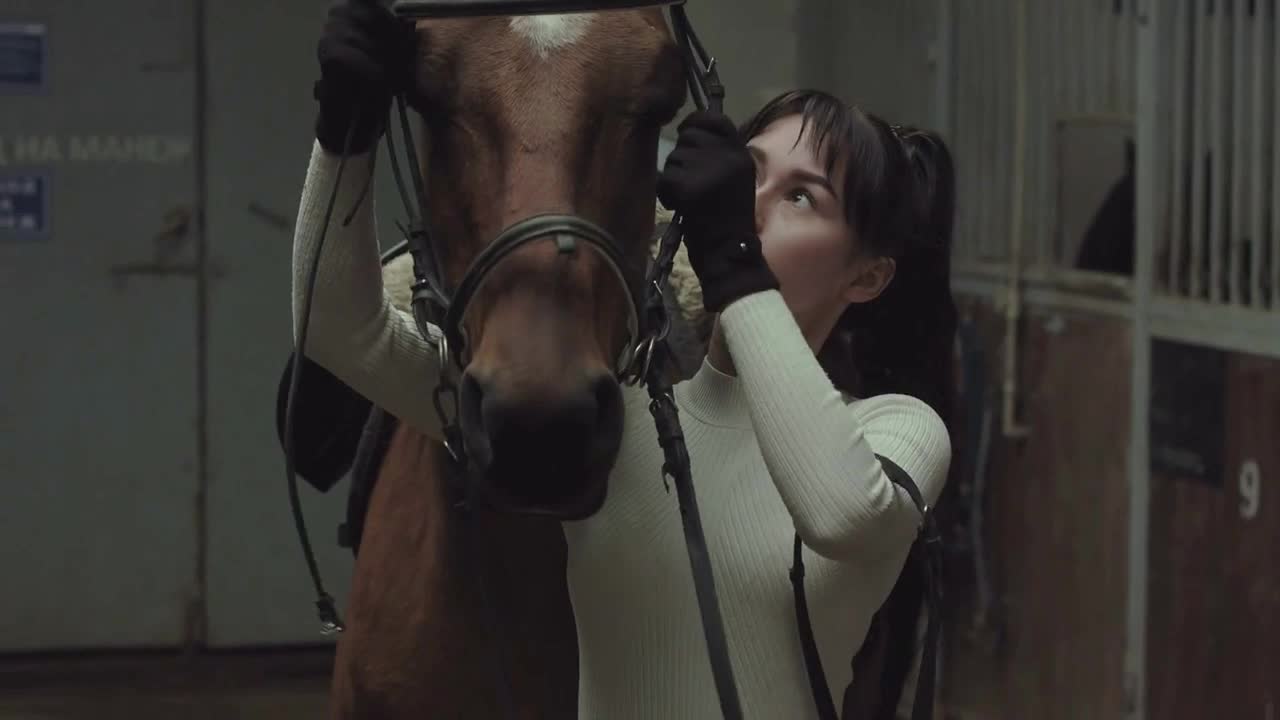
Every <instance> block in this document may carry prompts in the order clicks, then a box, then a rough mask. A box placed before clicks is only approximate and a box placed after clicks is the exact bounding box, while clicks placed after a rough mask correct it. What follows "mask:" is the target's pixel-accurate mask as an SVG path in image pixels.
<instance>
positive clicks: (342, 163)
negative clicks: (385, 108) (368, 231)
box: [284, 122, 363, 635]
mask: <svg viewBox="0 0 1280 720" xmlns="http://www.w3.org/2000/svg"><path fill="white" fill-rule="evenodd" d="M355 127H356V123H355V122H352V123H351V125H350V127H348V128H347V136H346V139H345V140H343V143H342V156H341V158H340V159H339V160H338V172H337V176H336V177H335V178H334V181H333V189H332V190H331V191H330V192H329V201H328V203H327V204H326V206H325V210H324V222H323V223H322V224H321V226H320V238H319V239H318V240H317V241H316V252H315V255H314V257H312V259H311V266H310V267H309V268H307V279H306V292H305V294H304V295H303V298H302V308H301V310H302V317H301V318H300V320H299V323H298V329H297V333H296V337H295V338H294V346H293V371H292V372H291V373H290V374H289V396H288V399H287V400H286V403H285V411H284V471H285V476H286V478H287V479H288V482H289V506H290V509H291V510H292V511H293V524H294V526H295V527H296V528H297V530H298V540H299V541H300V542H301V543H302V557H303V559H304V560H305V561H306V563H307V571H308V572H309V573H310V574H311V583H312V585H313V586H314V587H315V591H316V603H315V604H316V613H317V615H318V616H319V618H320V632H321V634H323V635H333V634H335V633H340V632H342V631H343V630H345V629H346V626H345V625H344V624H343V622H342V618H341V617H340V616H339V615H338V609H337V607H336V606H335V605H334V602H333V596H332V595H330V594H329V593H328V591H326V590H325V588H324V582H323V581H322V580H321V579H320V567H319V565H318V564H317V563H316V556H315V552H314V550H312V548H311V538H310V536H309V535H308V534H307V522H306V519H305V518H304V517H303V514H302V502H301V500H300V499H299V497H298V472H297V468H296V466H295V464H294V460H293V447H294V423H293V416H294V410H295V408H296V405H297V403H296V399H297V396H298V388H299V386H300V385H301V381H302V373H303V372H304V366H305V363H303V362H302V356H303V353H304V351H305V349H306V346H307V330H308V328H309V326H310V324H311V300H312V296H313V295H314V294H315V286H316V275H318V274H319V270H320V253H321V251H323V249H324V240H325V236H326V235H328V233H329V221H330V220H331V219H332V217H333V206H334V204H335V203H336V202H337V199H338V189H339V188H340V187H341V184H342V173H343V170H344V169H345V168H346V164H347V155H348V154H350V152H351V141H352V138H354V137H355ZM362 195H363V194H362ZM352 212H353V213H354V210H353V211H352Z"/></svg>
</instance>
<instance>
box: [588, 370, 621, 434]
mask: <svg viewBox="0 0 1280 720" xmlns="http://www.w3.org/2000/svg"><path fill="white" fill-rule="evenodd" d="M591 392H592V395H593V396H594V397H595V400H596V403H595V404H596V417H595V422H596V435H598V436H599V435H601V434H603V435H608V434H609V431H610V430H611V429H612V428H613V427H614V426H615V425H617V424H618V422H619V421H620V420H621V418H622V387H621V386H620V385H618V381H617V379H616V378H614V376H612V375H607V374H606V375H600V376H599V377H597V378H596V379H594V380H592V381H591Z"/></svg>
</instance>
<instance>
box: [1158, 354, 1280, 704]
mask: <svg viewBox="0 0 1280 720" xmlns="http://www.w3.org/2000/svg"><path fill="white" fill-rule="evenodd" d="M1223 366H1224V372H1225V375H1226V377H1225V383H1224V388H1225V392H1224V394H1225V398H1224V410H1225V412H1224V417H1225V422H1224V423H1222V425H1221V426H1220V427H1218V428H1217V430H1218V432H1221V433H1223V436H1222V440H1223V444H1222V449H1223V462H1222V467H1221V470H1220V477H1215V478H1207V481H1206V480H1202V479H1192V478H1188V477H1185V476H1180V475H1178V474H1175V473H1172V472H1169V471H1163V472H1156V473H1153V477H1152V498H1151V500H1152V508H1151V559H1150V562H1151V582H1150V586H1149V588H1150V589H1149V606H1148V607H1149V614H1148V650H1149V653H1148V660H1147V663H1148V666H1147V688H1148V700H1147V701H1148V717H1151V718H1161V719H1164V718H1168V719H1169V720H1182V719H1183V718H1186V719H1187V720H1190V719H1191V718H1196V719H1199V718H1207V717H1223V718H1258V719H1259V720H1271V719H1272V718H1276V717H1280V481H1278V480H1277V478H1280V360H1271V359H1266V358H1259V357H1254V356H1249V355H1241V354H1228V355H1227V356H1226V357H1225V362H1224V363H1223ZM1250 461H1252V466H1251V469H1249V470H1246V463H1249V462H1250ZM1253 469H1256V471H1257V472H1256V473H1254V472H1253ZM1242 475H1243V480H1242ZM1252 478H1256V480H1257V484H1256V486H1252V485H1251V486H1249V487H1257V489H1258V492H1257V494H1256V498H1257V502H1256V503H1253V502H1250V501H1249V498H1250V497H1254V494H1253V493H1249V492H1242V481H1243V482H1245V483H1251V482H1252Z"/></svg>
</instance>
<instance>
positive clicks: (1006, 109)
mask: <svg viewBox="0 0 1280 720" xmlns="http://www.w3.org/2000/svg"><path fill="white" fill-rule="evenodd" d="M1013 2H1014V0H973V2H972V3H965V4H964V6H963V9H958V11H957V12H955V13H953V14H952V17H951V42H952V46H953V48H954V58H955V68H954V72H953V74H952V77H953V78H954V80H955V83H956V84H955V91H954V92H953V93H952V95H951V103H952V116H953V117H954V118H955V121H954V126H953V137H952V138H950V140H951V146H952V151H953V152H954V153H955V156H956V164H957V174H958V177H957V181H958V182H957V192H958V193H959V196H958V201H959V202H958V208H957V222H956V229H957V237H956V258H957V260H958V261H960V262H962V263H963V262H966V261H968V262H977V263H990V262H1007V261H1008V259H1009V243H1010V239H1011V236H1012V234H1013V232H1014V230H1015V228H1012V227H1010V223H1011V222H1012V220H1013V215H1014V213H1013V212H1012V211H1013V206H1012V203H1013V202H1015V201H1018V202H1020V204H1021V206H1022V209H1023V212H1022V213H1021V217H1022V219H1021V227H1020V228H1017V230H1018V231H1020V232H1021V233H1022V237H1023V242H1024V243H1025V244H1024V248H1023V252H1022V254H1023V257H1024V259H1025V262H1026V264H1028V265H1030V266H1033V267H1035V266H1041V267H1043V266H1059V265H1062V264H1063V261H1064V259H1065V258H1063V250H1062V248H1060V247H1059V243H1058V239H1057V238H1056V237H1055V232H1056V228H1057V227H1058V222H1057V220H1058V218H1057V210H1058V196H1057V193H1058V183H1057V173H1058V132H1059V123H1060V122H1061V121H1062V120H1063V119H1068V118H1071V119H1074V118H1080V117H1089V116H1092V117H1097V116H1108V117H1117V116H1132V113H1133V109H1134V96H1135V87H1134V68H1133V65H1134V62H1135V57H1136V56H1135V51H1136V31H1137V24H1136V17H1135V15H1134V12H1133V8H1132V7H1131V3H1129V2H1122V3H1117V2H1116V1H1115V0H1078V1H1075V2H1031V3H1028V4H1027V10H1026V12H1027V34H1028V36H1027V48H1028V53H1027V55H1026V60H1025V61H1026V63H1027V68H1026V70H1027V72H1026V76H1027V78H1028V83H1027V88H1026V92H1027V112H1026V127H1025V132H1026V141H1027V142H1026V147H1025V149H1024V157H1023V158H1022V161H1023V163H1024V165H1023V167H1024V178H1023V183H1022V186H1021V187H1020V188H1015V187H1014V186H1013V170H1014V161H1015V158H1014V156H1013V153H1014V152H1015V149H1014V143H1013V138H1014V136H1015V132H1014V130H1015V128H1014V125H1013V123H1014V110H1015V103H1014V100H1015V94H1016V90H1017V88H1016V87H1015V85H1014V68H1013V64H1014V61H1015V60H1014V58H1015V53H1014V50H1015V45H1014V35H1013V33H1014V31H1015V28H1014V23H1013V21H1012V18H1013V17H1014V11H1015V8H1014V5H1013ZM1015 198H1020V200H1015ZM1072 260H1073V258H1072V259H1065V264H1066V265H1068V266H1069V265H1071V264H1072Z"/></svg>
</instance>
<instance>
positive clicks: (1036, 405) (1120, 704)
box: [943, 302, 1130, 720]
mask: <svg viewBox="0 0 1280 720" xmlns="http://www.w3.org/2000/svg"><path fill="white" fill-rule="evenodd" d="M966 310H967V311H968V312H969V313H970V314H971V316H972V317H973V318H974V319H975V321H976V322H977V324H978V326H979V327H980V329H981V335H982V337H983V340H984V342H983V344H984V347H985V350H986V354H987V356H988V360H989V367H990V370H989V376H990V379H991V386H992V387H991V401H992V402H993V403H995V404H994V405H993V407H994V408H995V409H996V413H995V417H994V422H993V427H992V433H993V435H992V445H991V451H990V458H989V479H988V483H989V485H988V488H987V493H986V502H985V512H986V515H987V521H986V523H985V526H986V527H985V530H986V532H985V537H986V542H987V543H988V545H989V560H990V562H991V564H992V569H991V572H992V577H993V579H994V581H995V588H994V589H995V591H996V594H997V599H998V600H999V601H1000V602H999V604H998V605H997V608H996V613H995V615H994V616H993V619H994V620H996V621H997V622H996V623H995V624H994V626H993V627H991V628H987V629H975V628H974V627H973V626H972V624H970V623H968V622H966V616H965V612H964V611H965V608H964V607H963V606H964V604H965V601H966V600H967V599H969V598H967V597H966V594H965V593H963V592H960V593H952V595H951V596H949V597H950V602H953V603H954V604H955V607H952V613H951V615H952V618H951V621H950V623H949V627H948V633H947V641H948V648H949V652H948V654H947V659H946V666H945V668H944V675H943V677H944V690H943V701H944V704H945V705H946V706H947V710H948V711H949V712H950V713H951V714H952V715H953V716H960V717H964V716H969V717H977V718H1028V717H1034V718H1037V719H1038V720H1058V719H1061V720H1077V719H1079V718H1090V719H1091V720H1103V719H1106V718H1119V717H1121V716H1122V714H1123V710H1124V693H1123V648H1124V617H1125V596H1126V582H1127V558H1126V543H1127V539H1126V538H1127V522H1128V483H1127V475H1128V474H1127V466H1126V462H1127V460H1126V453H1127V446H1128V438H1129V395H1130V393H1129V388H1130V335H1129V325H1128V323H1127V321H1124V320H1121V319H1117V318H1111V317H1103V316H1098V315H1091V314H1087V313H1063V312H1049V311H1046V312H1039V311H1034V310H1032V311H1031V312H1030V313H1029V314H1028V316H1027V317H1026V321H1025V324H1024V327H1023V329H1022V333H1021V338H1022V340H1021V353H1022V356H1021V372H1020V376H1021V382H1020V395H1021V398H1022V401H1021V403H1020V405H1021V409H1020V419H1022V420H1023V421H1024V422H1027V423H1028V424H1030V425H1031V428H1032V430H1031V435H1030V436H1029V437H1028V438H1026V439H1024V440H1020V441H1014V440H1007V439H1004V438H1003V437H1002V436H1001V435H1000V431H999V427H1000V426H999V383H1000V380H1001V378H1002V374H1001V357H1002V352H1001V347H1002V346H1001V341H1002V337H1003V317H1002V316H1001V315H1000V314H999V313H997V312H995V311H994V310H993V309H992V308H991V307H990V306H989V305H988V304H986V303H977V302H974V303H969V304H967V305H966ZM966 431H967V430H966Z"/></svg>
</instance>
